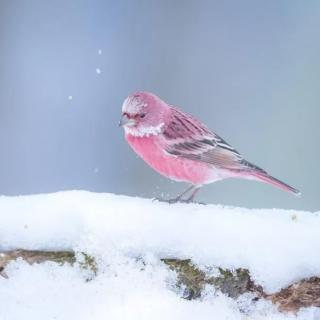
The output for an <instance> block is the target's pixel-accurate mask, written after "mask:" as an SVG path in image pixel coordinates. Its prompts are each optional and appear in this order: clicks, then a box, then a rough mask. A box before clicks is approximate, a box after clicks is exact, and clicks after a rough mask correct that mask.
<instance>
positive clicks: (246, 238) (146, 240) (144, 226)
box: [0, 191, 320, 320]
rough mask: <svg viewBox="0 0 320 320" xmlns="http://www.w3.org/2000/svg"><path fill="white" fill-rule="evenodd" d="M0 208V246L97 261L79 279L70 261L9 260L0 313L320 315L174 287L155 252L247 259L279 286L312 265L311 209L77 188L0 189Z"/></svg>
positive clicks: (209, 261) (229, 264)
mask: <svg viewBox="0 0 320 320" xmlns="http://www.w3.org/2000/svg"><path fill="white" fill-rule="evenodd" d="M0 212H1V223H0V249H1V250H8V249H16V248H23V249H41V250H53V249H66V250H69V249H72V250H75V251H77V252H80V251H85V252H87V253H89V254H90V255H92V256H94V257H95V258H96V260H97V261H98V268H99V272H98V275H97V276H96V277H95V278H94V279H93V280H92V281H89V282H88V281H86V278H87V277H86V274H85V271H84V270H82V269H81V268H79V267H78V266H73V267H71V266H68V265H64V266H59V265H57V264H55V263H51V262H46V263H42V264H39V265H32V266H30V265H28V264H27V263H26V262H24V261H22V260H18V261H15V262H12V263H10V265H9V266H8V267H7V268H6V274H7V275H8V277H9V279H4V278H2V277H0V319H1V320H19V319H33V320H38V319H58V320H61V319H77V320H78V319H80V320H81V319H97V320H98V319H99V320H100V319H185V320H188V319H212V317H213V315H214V319H231V320H233V319H241V320H244V319H252V320H253V319H255V320H256V319H261V320H262V319H279V320H280V319H299V320H302V319H303V320H304V319H308V320H309V319H310V320H311V319H317V318H318V319H319V317H320V314H319V310H317V309H316V308H307V309H304V310H301V311H299V313H298V314H297V317H296V316H295V315H293V314H282V313H279V312H278V311H277V309H276V307H275V306H273V305H272V304H271V303H270V302H266V301H263V300H262V301H260V302H258V303H257V304H256V305H252V303H251V300H250V298H249V297H245V296H244V297H241V299H239V301H235V300H233V299H231V298H228V297H226V296H225V295H223V294H219V293H217V292H215V291H214V290H213V288H212V287H210V286H208V288H207V289H206V294H205V295H204V296H203V297H202V298H201V299H199V300H193V301H187V300H185V299H182V298H181V293H179V292H178V291H177V290H176V289H174V283H175V279H176V275H175V273H174V272H173V271H170V270H169V269H168V268H167V267H166V266H165V265H164V264H163V263H162V262H161V261H160V257H161V258H164V257H175V258H191V259H192V260H193V262H194V263H195V264H197V265H198V266H199V267H200V268H202V269H204V268H206V266H219V267H222V268H239V267H244V268H248V269H249V270H250V272H251V275H252V277H253V279H254V281H256V282H257V283H258V284H261V285H262V286H263V287H264V289H265V290H266V291H268V292H273V291H278V290H279V289H280V288H283V287H285V286H287V285H288V284H291V283H292V282H295V281H297V280H300V279H303V278H307V277H310V276H313V275H319V274H320V255H319V254H318V252H319V249H320V232H319V230H320V216H319V214H320V213H319V212H317V213H310V212H301V211H300V212H299V211H296V210H280V209H272V210H270V209H252V210H249V209H244V208H232V207H222V206H219V205H207V206H203V205H196V204H189V205H186V204H175V205H168V204H166V203H159V202H153V201H151V200H148V199H141V198H131V197H126V196H120V195H113V194H101V193H100V194H98V193H90V192H86V191H68V192H59V193H55V194H44V195H32V196H19V197H5V196H2V197H0ZM137 258H139V259H137ZM241 310H242V311H241ZM243 310H245V312H244V311H243Z"/></svg>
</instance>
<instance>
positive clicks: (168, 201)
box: [152, 198, 206, 205]
mask: <svg viewBox="0 0 320 320" xmlns="http://www.w3.org/2000/svg"><path fill="white" fill-rule="evenodd" d="M152 201H158V202H165V203H169V204H175V203H193V204H202V205H206V203H204V202H197V201H193V200H192V199H181V198H173V199H163V198H153V199H152Z"/></svg>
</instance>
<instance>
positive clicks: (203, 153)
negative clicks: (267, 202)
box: [119, 92, 300, 203]
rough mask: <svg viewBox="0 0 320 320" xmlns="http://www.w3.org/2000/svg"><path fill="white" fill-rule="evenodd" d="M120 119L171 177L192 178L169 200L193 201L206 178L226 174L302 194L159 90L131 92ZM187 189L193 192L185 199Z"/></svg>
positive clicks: (148, 158) (141, 150) (140, 149)
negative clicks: (155, 92) (176, 105)
mask: <svg viewBox="0 0 320 320" xmlns="http://www.w3.org/2000/svg"><path fill="white" fill-rule="evenodd" d="M119 125H120V126H122V127H123V128H124V131H125V138H126V140H127V142H128V143H129V145H130V146H131V148H132V149H133V150H134V151H135V152H136V153H137V154H138V155H139V156H140V157H141V158H142V159H143V160H144V161H145V162H147V163H148V164H149V166H151V167H152V168H153V169H154V170H156V171H158V172H159V173H160V174H162V175H164V176H165V177H167V178H170V179H172V180H176V181H183V182H187V183H189V184H190V187H189V188H188V189H187V190H186V191H184V192H183V193H182V194H180V195H179V196H178V197H176V198H175V199H171V200H168V202H169V203H175V202H192V201H193V200H194V197H195V195H196V193H197V192H198V190H199V189H200V188H201V187H202V186H203V185H204V184H208V183H212V182H215V181H218V180H222V179H226V178H242V179H250V180H257V181H261V182H265V183H269V184H271V185H273V186H275V187H278V188H280V189H282V190H285V191H289V192H291V193H293V194H296V195H299V194H300V192H299V191H298V190H296V189H294V188H292V187H290V186H289V185H287V184H285V183H284V182H282V181H280V180H278V179H276V178H274V177H272V176H270V175H269V174H268V173H267V172H266V171H264V170H263V169H261V168H259V167H258V166H256V165H254V164H252V163H250V162H248V161H247V160H245V159H244V158H243V157H242V156H241V155H240V154H239V152H238V151H236V150H235V149H234V148H233V147H231V146H230V145H229V144H228V143H227V142H226V141H225V140H223V139H222V138H221V137H219V136H218V135H217V134H215V133H214V132H212V131H210V130H209V129H208V128H207V127H206V126H205V125H204V124H202V123H201V122H200V121H199V120H197V119H195V118H194V117H193V116H191V115H189V114H187V113H185V112H183V111H181V110H180V109H178V108H176V107H172V106H170V105H168V104H167V103H166V102H164V101H163V100H161V99H160V98H159V97H157V96H156V95H155V94H152V93H149V92H136V93H133V94H132V95H130V96H129V97H127V98H126V100H125V101H124V103H123V105H122V118H121V121H120V123H119ZM187 194H189V197H187V198H186V199H184V200H183V197H185V196H186V195H187Z"/></svg>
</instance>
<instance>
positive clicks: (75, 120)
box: [0, 0, 320, 211]
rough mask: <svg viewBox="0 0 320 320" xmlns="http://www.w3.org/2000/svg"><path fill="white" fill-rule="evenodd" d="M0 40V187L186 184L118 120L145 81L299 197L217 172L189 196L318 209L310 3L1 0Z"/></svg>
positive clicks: (139, 191) (168, 187)
mask: <svg viewBox="0 0 320 320" xmlns="http://www.w3.org/2000/svg"><path fill="white" fill-rule="evenodd" d="M0 37H1V38H0V39H1V44H0V45H1V52H0V146H1V149H0V150H1V157H0V194H5V195H19V194H33V193H44V192H53V191H58V190H67V189H87V190H91V191H97V192H114V193H121V194H128V195H134V196H143V197H154V196H160V195H161V194H164V195H168V196H174V195H176V194H177V193H179V192H180V191H182V190H183V189H184V188H185V186H184V185H183V184H181V183H175V182H170V181H168V180H167V179H165V178H163V177H161V176H160V175H158V174H157V173H155V172H154V171H153V170H152V169H150V168H149V167H147V165H146V164H145V163H144V162H143V161H141V160H140V159H138V158H137V157H136V156H135V154H134V153H133V152H132V151H131V150H130V148H129V146H128V145H127V144H126V142H125V140H124V138H123V132H122V130H121V129H119V128H118V127H117V122H118V120H119V117H120V110H121V104H122V102H123V100H124V99H125V97H126V96H127V95H128V94H129V93H131V92H133V91H135V90H148V91H152V92H154V93H156V94H158V95H159V96H160V97H162V98H163V99H164V100H166V101H167V102H169V103H170V104H173V105H176V106H179V107H181V108H183V109H184V110H185V111H187V112H189V113H192V114H193V115H195V116H197V117H198V118H200V119H202V120H203V121H204V122H206V123H207V125H208V126H209V127H210V128H212V129H213V130H214V131H216V132H217V133H218V134H219V135H221V136H222V137H223V138H224V139H225V140H227V141H228V142H229V143H230V144H231V145H233V146H234V147H235V148H236V149H238V150H239V151H240V152H241V153H242V154H243V155H244V156H245V157H246V158H247V159H248V160H250V161H251V162H254V163H256V164H257V165H259V166H261V167H263V168H264V169H266V170H267V171H268V172H270V173H271V174H273V175H274V176H276V177H278V178H279V179H282V180H284V181H285V182H287V183H289V184H291V185H293V186H295V187H296V188H299V189H300V190H301V191H302V193H303V195H302V197H301V198H296V197H294V196H292V195H290V194H287V193H285V192H282V191H280V190H278V189H275V188H272V187H270V186H267V185H264V184H261V183H257V182H251V181H244V180H225V181H223V182H217V183H216V184H213V185H209V186H206V187H205V188H204V189H203V190H202V192H200V193H199V200H202V201H207V202H212V203H222V204H227V205H237V206H246V207H282V208H295V209H304V210H313V211H314V210H319V209H320V193H319V187H318V184H319V181H320V174H319V164H318V163H319V157H320V148H319V138H320V129H319V116H320V41H319V37H320V1H318V0H314V1H313V0H310V1H294V0H282V1H278V0H270V1H254V0H252V1H248V0H243V1H236V0H233V1H196V0H194V1H169V0H165V1H150V0H144V1H130V0H126V1H82V0H75V1H59V0H58V1H43V0H38V1H36V0H30V1H27V0H20V1H16V0H12V1H9V0H7V1H5V0H1V1H0Z"/></svg>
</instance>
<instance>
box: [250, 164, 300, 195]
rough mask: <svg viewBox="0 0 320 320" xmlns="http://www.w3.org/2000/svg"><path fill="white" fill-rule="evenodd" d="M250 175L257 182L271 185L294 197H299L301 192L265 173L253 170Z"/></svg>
mask: <svg viewBox="0 0 320 320" xmlns="http://www.w3.org/2000/svg"><path fill="white" fill-rule="evenodd" d="M251 174H252V176H253V177H254V178H256V179H257V180H259V181H261V182H265V183H269V184H271V185H273V186H275V187H277V188H279V189H281V190H284V191H287V192H290V193H293V194H294V195H296V196H300V195H301V192H300V191H299V190H297V189H295V188H293V187H291V186H289V185H288V184H286V183H284V182H282V181H280V180H278V179H276V178H274V177H272V176H270V175H269V174H267V173H266V172H265V171H260V170H254V171H253V172H252V173H251Z"/></svg>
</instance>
